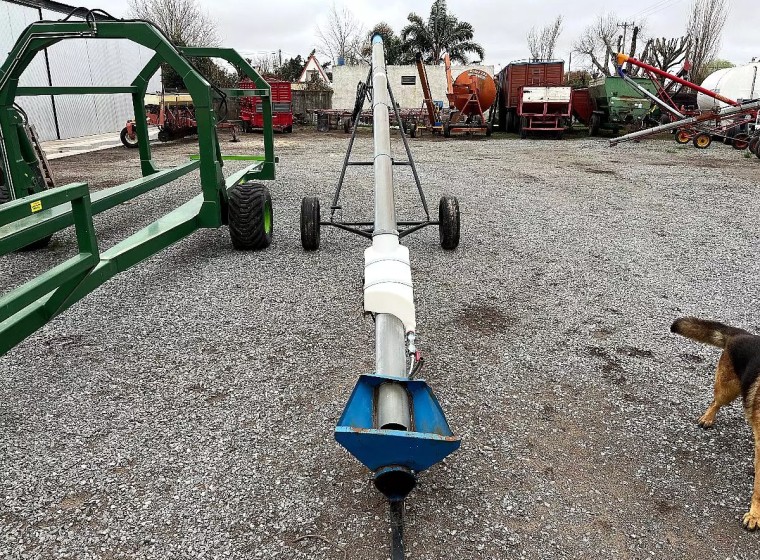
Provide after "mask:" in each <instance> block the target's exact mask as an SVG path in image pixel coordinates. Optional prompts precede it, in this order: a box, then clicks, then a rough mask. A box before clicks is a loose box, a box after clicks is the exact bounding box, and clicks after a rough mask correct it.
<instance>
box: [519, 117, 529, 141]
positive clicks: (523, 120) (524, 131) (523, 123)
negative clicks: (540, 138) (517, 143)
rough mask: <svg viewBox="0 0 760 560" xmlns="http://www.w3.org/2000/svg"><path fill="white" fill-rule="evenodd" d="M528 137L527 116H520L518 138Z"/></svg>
mask: <svg viewBox="0 0 760 560" xmlns="http://www.w3.org/2000/svg"><path fill="white" fill-rule="evenodd" d="M527 137H528V117H520V138H522V139H523V140H525V139H526V138H527Z"/></svg>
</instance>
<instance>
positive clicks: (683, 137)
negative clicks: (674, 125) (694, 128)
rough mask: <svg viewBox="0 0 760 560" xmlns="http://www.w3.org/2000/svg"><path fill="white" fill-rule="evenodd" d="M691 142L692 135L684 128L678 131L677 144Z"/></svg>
mask: <svg viewBox="0 0 760 560" xmlns="http://www.w3.org/2000/svg"><path fill="white" fill-rule="evenodd" d="M690 141H691V134H690V133H689V131H688V130H684V129H683V128H681V129H679V130H677V131H676V142H677V143H679V144H688V143H689V142H690Z"/></svg>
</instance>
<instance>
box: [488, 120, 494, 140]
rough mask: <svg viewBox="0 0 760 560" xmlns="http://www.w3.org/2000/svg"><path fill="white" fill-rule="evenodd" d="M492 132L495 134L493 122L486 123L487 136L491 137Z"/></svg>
mask: <svg viewBox="0 0 760 560" xmlns="http://www.w3.org/2000/svg"><path fill="white" fill-rule="evenodd" d="M492 134H493V124H492V123H488V124H486V136H487V137H489V138H490V136H491V135H492Z"/></svg>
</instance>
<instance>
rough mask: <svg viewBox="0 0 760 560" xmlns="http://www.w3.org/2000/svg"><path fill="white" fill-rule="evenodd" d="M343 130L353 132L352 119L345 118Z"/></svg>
mask: <svg viewBox="0 0 760 560" xmlns="http://www.w3.org/2000/svg"><path fill="white" fill-rule="evenodd" d="M343 132H345V133H346V134H348V133H349V132H351V120H350V119H344V120H343Z"/></svg>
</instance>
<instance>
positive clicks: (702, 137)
mask: <svg viewBox="0 0 760 560" xmlns="http://www.w3.org/2000/svg"><path fill="white" fill-rule="evenodd" d="M692 144H694V147H695V148H699V149H700V150H704V149H705V148H709V147H710V144H712V137H711V136H710V135H709V134H707V133H705V132H700V133H699V134H697V135H696V136H695V137H694V139H693V140H692Z"/></svg>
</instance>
